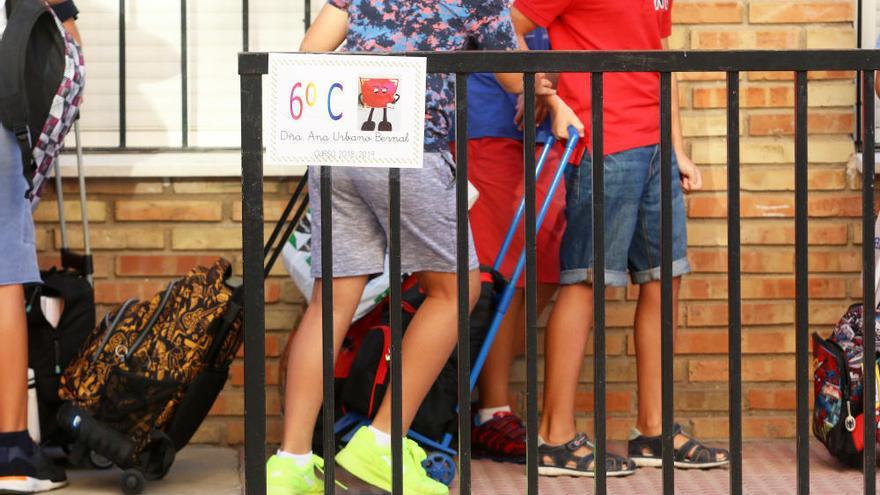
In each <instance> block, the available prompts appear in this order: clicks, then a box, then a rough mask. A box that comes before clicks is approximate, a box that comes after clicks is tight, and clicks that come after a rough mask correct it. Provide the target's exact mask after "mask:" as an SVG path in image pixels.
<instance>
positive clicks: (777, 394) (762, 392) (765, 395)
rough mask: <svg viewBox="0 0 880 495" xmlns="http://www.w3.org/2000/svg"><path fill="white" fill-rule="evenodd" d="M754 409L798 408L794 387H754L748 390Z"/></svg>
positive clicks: (785, 409)
mask: <svg viewBox="0 0 880 495" xmlns="http://www.w3.org/2000/svg"><path fill="white" fill-rule="evenodd" d="M746 401H747V404H748V407H749V409H752V410H771V411H774V410H778V411H793V410H794V409H795V408H796V404H795V390H794V389H793V388H784V389H780V388H763V387H762V388H752V389H750V390H748V391H747V392H746Z"/></svg>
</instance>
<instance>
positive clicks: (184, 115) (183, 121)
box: [180, 0, 189, 148]
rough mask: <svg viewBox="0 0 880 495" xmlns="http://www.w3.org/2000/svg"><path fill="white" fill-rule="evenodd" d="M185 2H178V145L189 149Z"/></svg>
mask: <svg viewBox="0 0 880 495" xmlns="http://www.w3.org/2000/svg"><path fill="white" fill-rule="evenodd" d="M186 14H187V12H186V0H180V145H181V147H182V148H188V147H189V42H188V36H187V15H186Z"/></svg>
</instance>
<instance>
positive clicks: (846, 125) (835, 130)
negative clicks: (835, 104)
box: [748, 112, 855, 136]
mask: <svg viewBox="0 0 880 495" xmlns="http://www.w3.org/2000/svg"><path fill="white" fill-rule="evenodd" d="M748 122H749V134H750V135H752V136H780V135H786V136H787V135H793V134H794V115H792V114H791V113H790V112H789V113H785V114H777V113H773V114H758V115H755V114H752V115H750V116H749V117H748ZM854 125H855V115H854V114H853V112H828V113H817V112H812V113H810V114H809V117H808V118H807V128H808V130H809V132H810V134H845V133H848V132H851V131H852V130H853V128H854V127H853V126H854Z"/></svg>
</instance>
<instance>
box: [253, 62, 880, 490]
mask: <svg viewBox="0 0 880 495" xmlns="http://www.w3.org/2000/svg"><path fill="white" fill-rule="evenodd" d="M373 55H374V56H381V55H377V54H373ZM406 55H408V56H421V57H425V58H426V59H427V68H428V72H431V73H448V74H454V77H455V81H456V85H455V88H456V90H455V100H456V106H457V108H458V111H457V114H456V132H457V136H458V139H457V145H456V146H457V151H458V154H457V156H458V164H457V174H456V175H457V182H456V185H457V221H458V235H457V246H458V253H459V262H458V281H459V293H458V298H459V322H458V325H459V326H458V331H459V345H458V352H459V353H460V354H459V356H460V358H459V359H458V363H459V374H458V378H459V405H460V406H461V407H462V410H463V411H467V410H468V406H469V404H470V399H471V395H470V394H471V392H470V388H469V387H468V385H467V384H468V375H469V373H470V369H469V367H470V366H469V362H470V360H469V359H468V356H469V352H470V349H469V339H468V330H469V321H468V320H469V317H468V313H467V307H468V306H467V300H468V284H467V273H468V269H467V268H468V266H467V257H466V253H467V252H468V243H467V197H466V195H467V187H466V186H467V182H466V181H467V175H468V173H467V171H468V156H467V139H466V136H467V105H466V97H467V94H466V92H467V84H466V78H467V76H468V75H469V74H470V73H474V72H487V71H488V72H519V73H524V74H525V109H526V115H525V121H526V122H531V121H533V120H534V119H533V117H534V98H535V96H534V91H533V89H534V84H535V74H536V73H538V72H591V73H592V76H591V77H592V98H593V102H594V105H593V107H592V112H593V113H592V122H591V126H592V130H593V136H594V142H595V143H596V144H595V146H594V147H593V149H592V150H590V151H591V153H592V160H593V188H594V189H593V191H594V194H593V201H594V204H593V215H594V218H593V225H594V229H593V236H594V239H595V242H594V243H593V250H594V251H593V259H594V260H595V267H594V274H595V277H596V281H595V283H596V284H600V285H603V282H604V280H603V278H604V265H605V263H604V258H605V257H604V243H603V242H602V239H603V233H604V225H603V188H604V182H603V180H604V178H603V172H602V171H603V166H602V163H603V150H602V145H601V143H602V139H601V136H602V135H603V122H602V108H603V105H602V102H603V99H604V91H603V84H602V81H603V76H604V74H605V73H612V72H659V73H660V84H659V88H658V91H659V94H660V101H661V106H660V129H661V133H660V138H661V143H660V148H661V208H662V214H661V241H662V244H661V280H662V284H661V287H662V301H661V302H662V304H661V306H662V310H661V321H662V344H661V348H662V349H661V353H662V361H663V365H662V383H663V393H662V413H663V435H662V436H663V441H662V445H663V493H664V494H672V493H674V482H675V478H674V470H673V457H672V455H673V449H672V447H673V412H674V409H673V359H674V356H673V307H672V302H673V301H672V147H671V135H672V133H671V115H672V106H671V102H672V100H671V98H672V94H671V92H672V84H671V81H672V74H673V73H675V72H695V71H699V72H724V73H726V74H727V158H728V163H727V173H728V199H727V200H728V232H727V234H728V271H729V273H728V284H729V301H728V305H729V315H730V316H729V321H728V331H729V345H730V347H729V364H730V368H729V369H730V372H729V373H730V374H729V429H730V447H731V448H730V451H731V466H730V472H729V473H730V493H732V494H736V495H740V494H742V493H743V492H742V480H743V464H742V405H743V403H742V367H741V361H742V347H741V338H742V333H741V326H742V318H741V312H742V306H741V281H740V277H741V265H740V255H741V239H740V227H741V224H740V135H739V117H740V115H739V114H740V105H739V78H740V74H741V72H744V71H789V72H794V73H795V74H796V78H795V81H794V85H795V93H796V95H797V98H796V101H795V110H794V113H795V119H796V131H795V137H794V139H795V143H796V144H795V150H796V152H795V163H794V167H795V188H796V189H795V252H796V294H795V304H796V325H795V332H796V350H795V352H796V382H797V389H796V393H797V493H798V494H799V495H806V494H808V493H809V492H810V463H809V439H810V423H809V422H810V408H809V394H810V390H809V388H810V382H811V369H810V357H809V349H808V324H809V299H808V278H809V273H808V263H807V260H808V258H807V255H808V239H807V227H808V194H809V193H808V181H807V172H808V162H809V157H808V147H807V138H808V135H807V113H808V107H807V84H808V82H807V72H808V71H818V70H849V71H860V72H862V77H863V80H864V82H865V84H864V88H863V91H864V93H863V99H864V102H865V104H864V113H865V115H864V123H865V125H864V128H863V132H864V139H863V142H864V143H865V154H864V166H863V173H864V177H866V178H868V179H867V180H864V181H863V186H862V205H863V210H862V249H863V264H862V268H863V273H864V279H863V298H864V299H863V301H864V308H865V311H864V318H865V321H867V322H873V321H874V318H875V310H874V290H875V288H874V281H873V274H874V254H873V246H874V243H873V232H874V230H873V215H874V212H873V205H874V189H873V181H872V180H870V178H871V177H873V176H874V170H875V164H874V97H873V88H874V72H873V71H874V70H876V69H880V51H876V50H828V51H777V52H766V51H731V52H712V51H701V52H671V51H652V52H505V53H497V52H491V53H489V52H464V53H448V52H447V53H410V54H406ZM327 56H333V55H332V54H327ZM585 69H588V70H586V71H585ZM267 72H268V54H266V53H245V54H242V55H240V58H239V74H240V75H241V104H242V176H243V180H242V196H243V204H244V207H243V217H244V218H243V223H242V229H243V236H244V287H245V351H246V352H245V357H244V359H245V475H246V491H247V493H248V494H249V495H257V494H263V493H264V492H265V453H266V450H265V449H266V445H265V440H266V428H265V376H264V374H265V367H264V364H265V363H264V360H265V357H264V352H263V350H264V332H265V325H264V323H265V308H264V303H265V293H264V271H263V264H262V262H263V256H262V255H263V254H264V247H263V235H264V233H263V224H264V215H263V176H262V174H263V143H262V138H263V132H262V113H261V112H262V106H261V104H262V88H263V83H262V76H263V75H265V74H267ZM524 142H525V151H524V156H523V160H524V163H525V167H524V168H525V172H524V173H525V176H524V181H525V184H526V187H525V191H526V196H525V201H526V215H525V217H526V220H525V226H524V229H525V239H526V243H525V245H526V259H527V263H526V328H525V332H526V342H527V352H526V362H527V364H526V369H527V373H526V374H527V387H526V406H527V420H526V423H527V430H528V453H527V466H526V485H527V491H528V493H529V494H536V493H538V470H537V424H538V423H537V420H538V403H537V398H538V394H537V380H538V379H537V362H538V361H537V316H538V315H537V311H536V310H537V292H536V287H537V284H536V282H537V280H536V270H535V267H536V244H535V224H536V213H535V131H534V128H533V127H531V126H526V131H525V134H524ZM331 174H332V169H331V168H324V169H323V170H322V173H321V200H322V215H323V216H322V222H321V235H322V238H323V239H324V240H325V241H324V242H323V243H322V248H323V251H322V257H321V261H322V273H323V281H324V284H323V287H324V294H323V296H324V298H323V302H324V307H323V310H324V313H323V314H324V320H323V321H324V351H323V356H324V374H323V380H324V401H325V407H324V411H333V406H332V402H333V397H334V396H333V345H332V343H333V335H332V318H331V317H330V315H331V314H332V300H333V294H332V283H330V279H331V277H332V266H333V265H332V254H333V253H332V249H331V242H332V241H331V235H332V234H331V221H332V219H331V216H332V215H331V214H330V212H331V209H330V197H331V187H332V175H331ZM389 174H390V194H389V196H390V199H391V209H390V212H391V240H392V242H391V248H390V249H391V258H390V262H391V273H392V276H391V281H392V284H391V294H392V296H391V297H392V308H393V310H392V312H391V314H392V321H391V323H392V335H393V339H392V373H393V374H392V384H391V397H392V403H393V404H394V407H393V411H394V421H393V424H392V437H393V438H394V439H396V441H395V442H394V444H393V450H392V451H393V470H394V472H395V476H394V480H395V482H394V490H393V493H394V494H395V495H396V494H401V493H403V492H402V486H401V483H400V480H401V478H400V473H401V465H402V464H401V444H400V441H399V439H400V437H401V419H400V417H401V416H400V390H399V388H398V387H397V385H396V384H398V383H400V380H399V379H400V342H401V340H400V336H401V325H400V323H401V320H400V283H399V282H400V245H399V241H400V237H399V235H400V231H399V229H400V221H399V220H400V180H399V174H398V172H397V171H396V170H390V171H389ZM462 254H465V255H464V256H462ZM594 304H595V308H594V311H595V324H594V332H595V339H594V356H595V359H594V377H595V379H594V393H595V401H594V404H595V407H594V423H595V450H596V455H597V459H600V461H599V462H596V477H595V493H598V494H604V493H606V488H607V487H606V472H605V463H604V462H602V461H601V459H603V458H604V456H605V454H606V452H607V449H606V439H605V418H606V401H605V399H606V396H605V358H604V356H605V339H604V335H605V296H604V292H603V291H601V290H599V291H595V299H594ZM864 331H865V336H864V341H865V342H874V333H875V328H874V325H873V324H868V325H864ZM875 360H876V355H875V349H874V346H872V345H867V346H865V351H864V362H866V363H873V362H875ZM864 377H865V384H864V394H865V395H864V404H873V403H874V390H875V377H874V374H873V373H870V372H867V373H864ZM865 409H866V410H867V411H872V408H870V407H866V408H865ZM324 421H325V423H324V438H323V441H324V452H327V453H332V452H334V451H335V445H334V440H335V439H334V436H333V434H332V431H333V418H332V415H330V414H325V416H324ZM470 425H471V423H470V417H469V414H461V415H460V421H459V464H460V474H459V486H460V492H461V493H463V494H467V493H471V471H470V458H471V456H470V444H469V440H470ZM875 426H876V425H875V423H874V421H870V420H866V421H865V429H864V435H865V437H864V444H865V445H867V446H873V445H874V443H875V442H874V438H875ZM326 457H327V459H326V467H327V469H326V472H325V476H326V488H325V489H326V493H334V492H335V487H334V484H333V480H334V463H333V460H332V459H333V456H332V455H327V456H326ZM864 466H865V468H864V469H863V476H864V493H865V494H867V495H873V494H875V493H876V487H875V484H876V468H875V466H876V457H875V451H874V449H873V448H866V449H865V452H864Z"/></svg>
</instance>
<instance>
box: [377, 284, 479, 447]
mask: <svg viewBox="0 0 880 495" xmlns="http://www.w3.org/2000/svg"><path fill="white" fill-rule="evenodd" d="M417 276H418V279H419V285H420V286H421V287H423V288H424V289H425V291H426V293H427V297H426V298H425V302H423V303H422V305H421V307H419V310H418V311H417V312H416V314H415V316H414V317H413V319H412V322H411V323H410V324H409V327H408V328H407V330H406V335H405V336H404V339H403V349H402V353H403V354H402V357H401V361H402V364H403V369H402V375H403V383H402V385H403V386H402V389H403V395H402V400H403V431H404V432H406V431H407V430H409V426H410V425H411V424H412V421H413V419H414V418H415V415H416V412H418V410H419V406H420V405H421V404H422V401H423V400H424V399H425V395H427V393H428V390H430V388H431V385H433V384H434V381H435V380H436V379H437V375H439V374H440V370H441V369H442V368H443V366H444V365H445V364H446V361H447V360H448V359H449V356H450V355H451V354H452V351H453V349H455V344H456V343H457V342H458V289H457V288H458V281H457V276H456V274H455V273H437V272H421V273H418V274H417ZM469 278H470V289H469V292H470V301H469V303H470V308H471V309H473V307H474V305H475V304H476V303H477V299H479V296H480V274H479V272H478V271H476V270H473V271H471V272H470V277H469ZM373 426H374V427H375V428H376V429H378V430H381V431H383V432H386V433H389V432H390V431H391V394H390V393H387V394H385V399H384V400H383V401H382V405H381V407H380V408H379V412H378V413H377V414H376V417H375V419H373Z"/></svg>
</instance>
